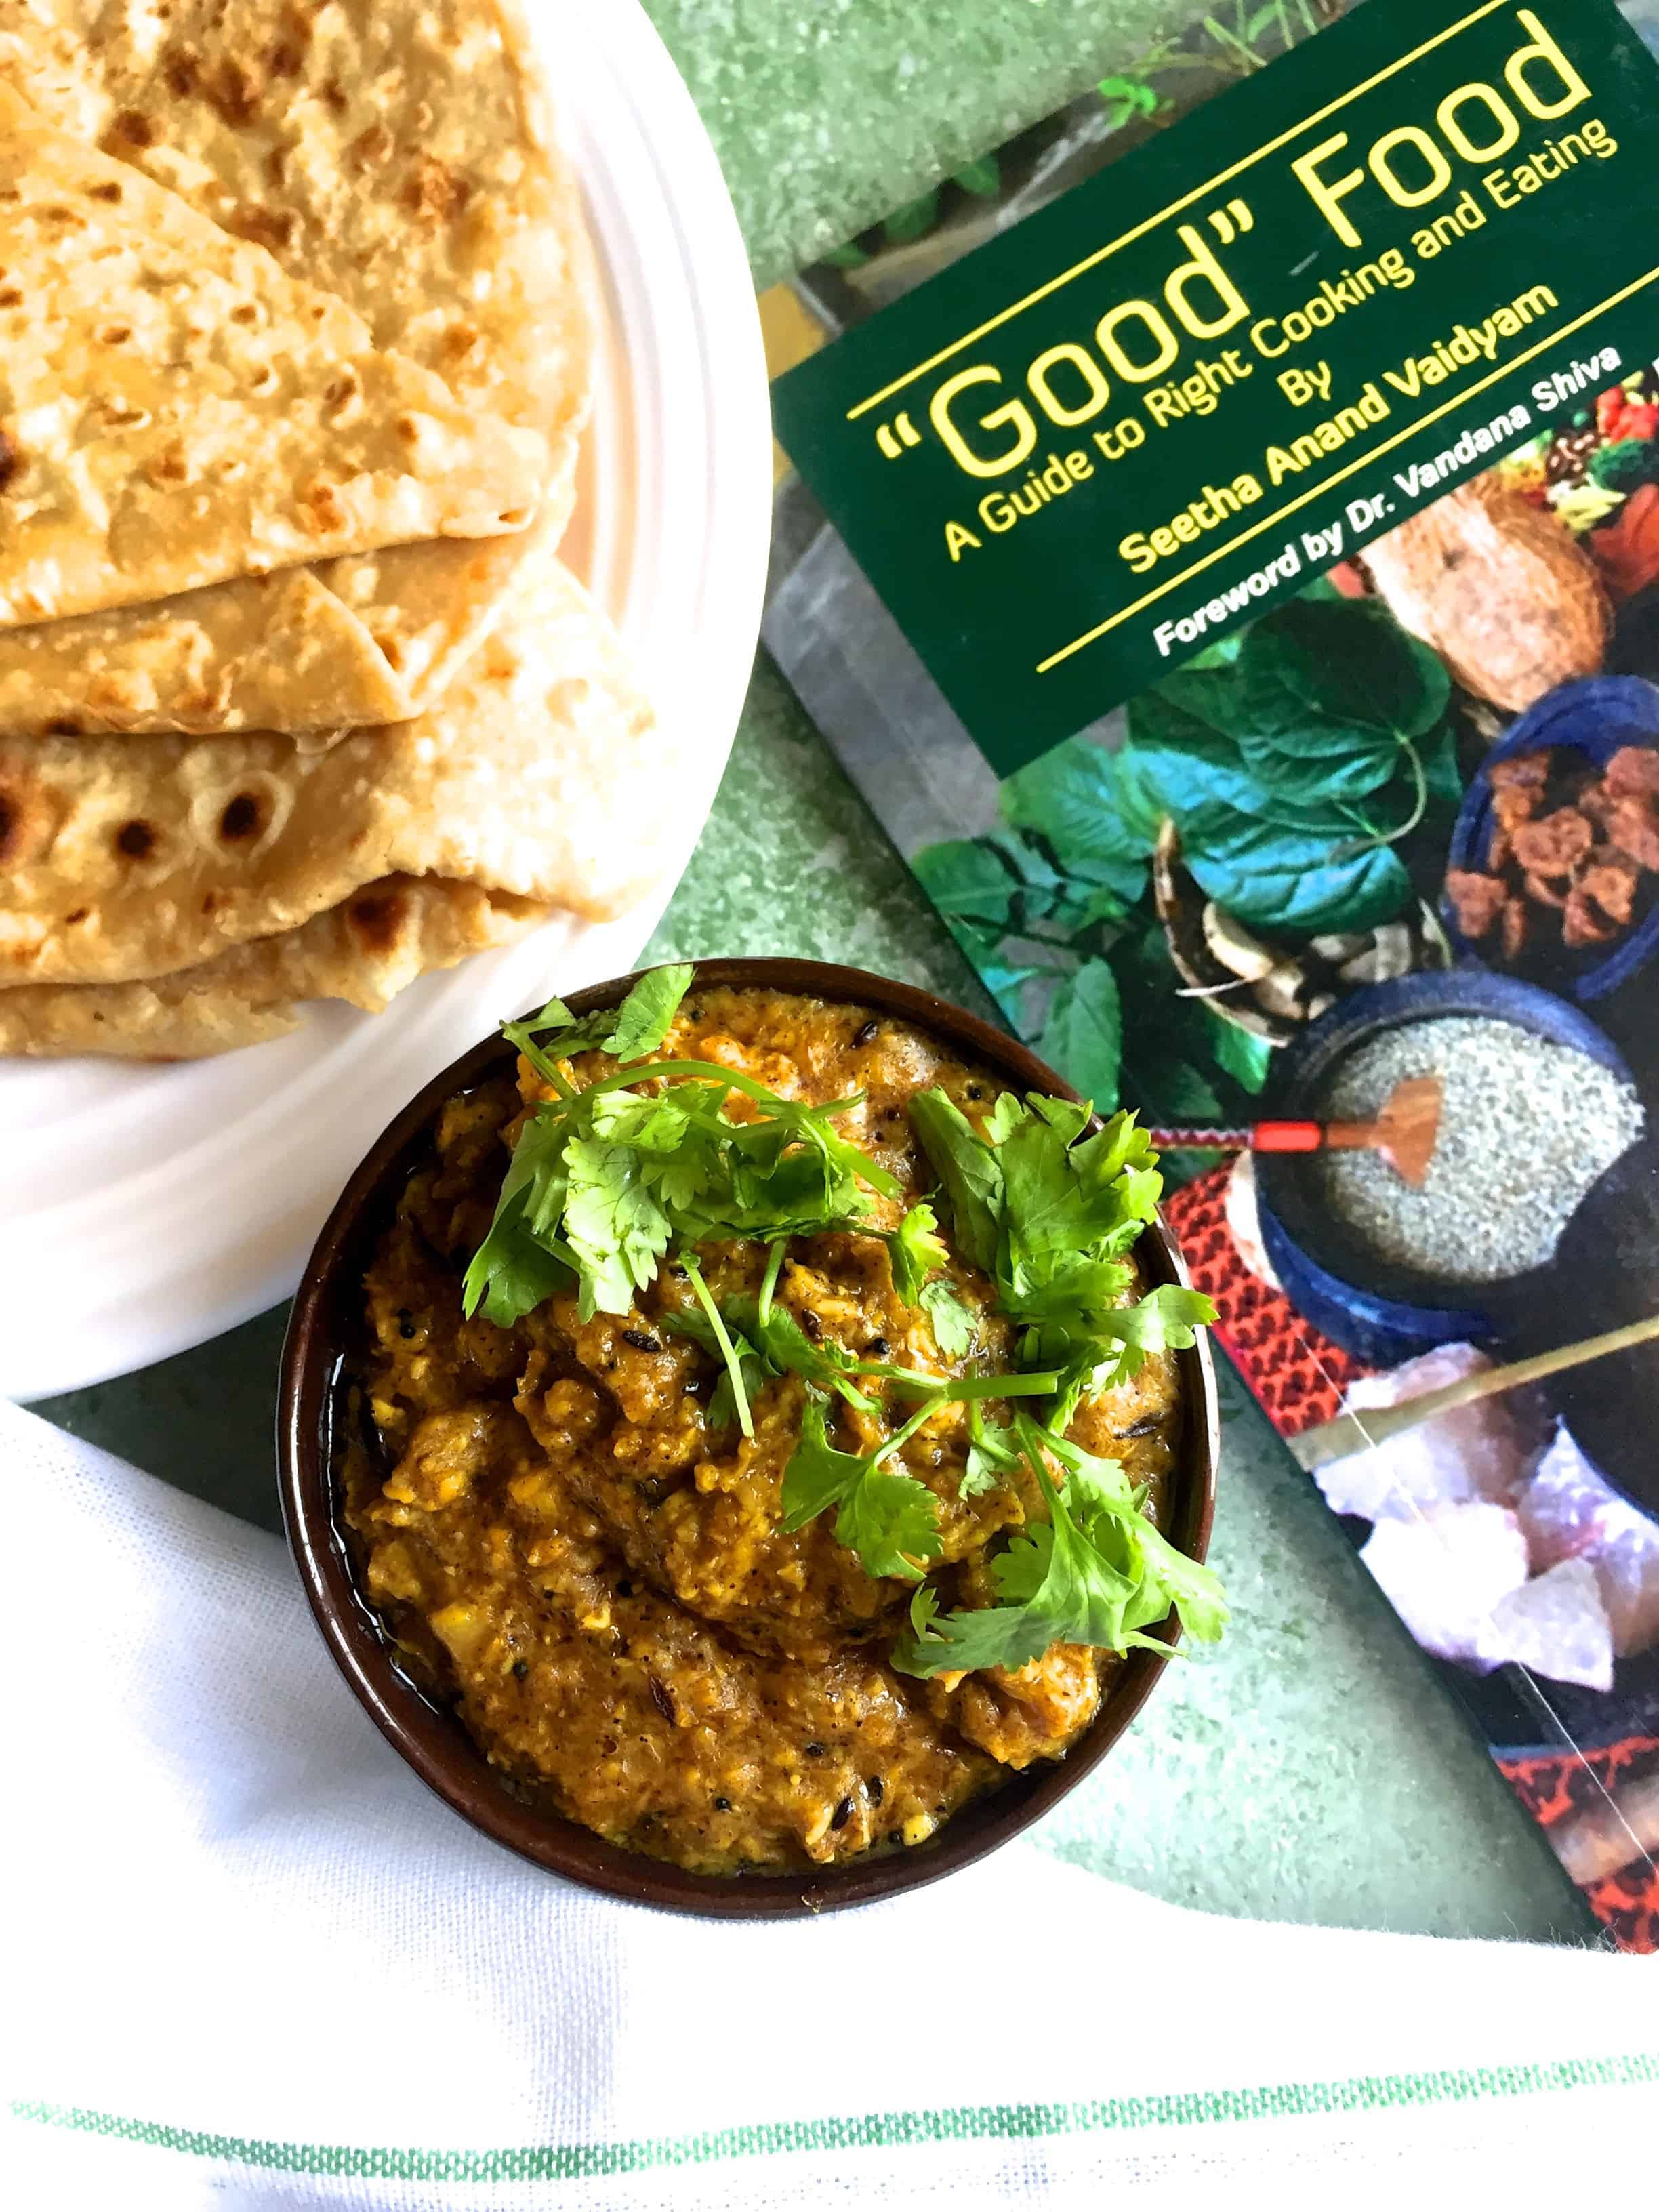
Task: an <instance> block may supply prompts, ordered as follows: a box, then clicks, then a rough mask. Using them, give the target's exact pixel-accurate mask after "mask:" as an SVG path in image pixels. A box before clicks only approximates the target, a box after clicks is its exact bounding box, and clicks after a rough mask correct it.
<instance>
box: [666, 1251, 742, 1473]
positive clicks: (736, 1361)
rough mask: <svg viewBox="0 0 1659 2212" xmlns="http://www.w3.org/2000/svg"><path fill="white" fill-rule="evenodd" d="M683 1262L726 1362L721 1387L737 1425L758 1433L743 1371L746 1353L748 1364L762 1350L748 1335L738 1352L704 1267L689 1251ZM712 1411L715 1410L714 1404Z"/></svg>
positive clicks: (709, 1327) (687, 1277) (717, 1346)
mask: <svg viewBox="0 0 1659 2212" xmlns="http://www.w3.org/2000/svg"><path fill="white" fill-rule="evenodd" d="M680 1266H681V1267H683V1268H684V1271H685V1278H686V1280H687V1281H688V1282H689V1283H690V1285H691V1288H692V1290H693V1291H694V1292H695V1294H696V1300H697V1304H699V1305H700V1306H701V1307H702V1311H703V1319H704V1321H705V1322H707V1324H708V1334H709V1335H710V1337H711V1338H712V1339H713V1340H714V1350H715V1351H716V1352H718V1353H719V1354H720V1358H721V1359H722V1360H723V1361H724V1362H725V1364H726V1379H725V1381H724V1383H722V1385H721V1388H722V1389H725V1390H726V1391H728V1392H729V1393H730V1394H731V1405H732V1413H733V1414H734V1415H735V1417H736V1419H737V1424H738V1427H739V1428H740V1429H741V1430H742V1431H743V1432H744V1436H746V1437H752V1436H753V1435H754V1433H755V1424H754V1419H753V1417H752V1416H751V1415H750V1411H749V1383H748V1378H747V1376H745V1375H744V1365H745V1355H746V1361H747V1364H756V1363H758V1362H759V1360H760V1354H759V1353H758V1352H757V1351H756V1349H755V1347H754V1346H753V1345H752V1344H750V1342H748V1340H746V1339H742V1340H740V1341H741V1342H742V1344H743V1352H741V1353H739V1352H738V1347H737V1345H736V1344H735V1343H734V1342H733V1340H732V1335H731V1334H730V1332H729V1331H728V1330H727V1328H726V1323H725V1322H724V1321H723V1320H722V1319H721V1317H720V1308H719V1307H718V1306H717V1305H716V1304H714V1297H713V1296H712V1294H711V1293H710V1291H709V1288H708V1284H707V1283H705V1282H704V1280H703V1279H702V1268H701V1267H698V1265H697V1263H696V1261H695V1260H694V1259H693V1258H692V1257H691V1255H690V1253H689V1252H686V1253H683V1254H682V1255H681V1256H680ZM710 1411H711V1413H712V1411H713V1408H712V1407H711V1408H710Z"/></svg>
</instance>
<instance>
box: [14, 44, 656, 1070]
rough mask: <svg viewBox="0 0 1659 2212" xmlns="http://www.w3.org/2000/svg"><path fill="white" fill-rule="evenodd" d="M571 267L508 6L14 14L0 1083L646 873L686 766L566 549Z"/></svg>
mask: <svg viewBox="0 0 1659 2212" xmlns="http://www.w3.org/2000/svg"><path fill="white" fill-rule="evenodd" d="M586 273H587V272H586V249H585V246H584V242H583V237H582V232H581V228H580V216H579V214H578V212H577V209H576V204H575V199H574V192H573V190H572V187H571V185H570V183H569V180H568V178H567V176H566V174H565V172H564V170H563V168H562V165H561V162H560V160H559V157H558V155H557V154H556V150H555V148H554V144H553V141H552V138H551V136H550V125H549V121H548V118H547V115H546V112H545V108H544V98H543V93H542V88H541V84H540V81H539V77H538V72H537V69H536V65H535V64H534V62H533V60H532V56H531V51H530V47H529V43H528V40H527V37H526V33H524V31H523V29H522V27H521V26H520V24H519V23H518V21H516V19H515V17H514V16H513V14H512V13H511V12H510V10H509V9H507V7H505V6H503V5H502V4H501V0H169V4H167V5H161V6H158V5H157V4H155V0H0V1051H3V1052H9V1053H33V1054H68V1053H78V1052H88V1051H91V1052H104V1053H118V1054H130V1055H138V1056H150V1057H156V1058H166V1057H176V1056H179V1055H196V1054H206V1053H213V1052H222V1051H226V1050H229V1049H231V1048H234V1047H236V1046H239V1045H242V1044H246V1043H251V1042H258V1041H259V1040H261V1039H264V1038H266V1037H270V1036H276V1035H280V1034H281V1033H282V1032H283V1030H287V1029H290V1028H292V1027H293V1025H294V1023H295V1018H296V1012H295V1009H296V1007H297V1006H298V1005H299V1004H300V1002H301V1001H303V1000H307V999H315V998H321V997H334V998H342V999H346V1000H350V1001H352V1002H353V1003H355V1004H356V1005H358V1006H365V1007H368V1008H371V1009H378V1008H379V1007H380V1006H384V1005H385V1004H386V1000H387V999H388V998H389V997H390V996H391V995H392V993H393V992H395V991H397V990H398V989H400V988H401V987H403V985H404V984H405V983H407V982H408V981H410V980H412V978H413V977H415V976H416V975H420V974H421V973H422V972H423V971H425V970H427V969H432V968H437V967H446V966H450V965H452V964H453V963H455V962H456V961H458V960H459V959H462V958H464V957H466V955H467V954H469V953H471V952H474V951H480V950H482V949H484V948H485V947H488V946H491V945H500V944H502V943H504V942H506V941H507V940H509V939H513V938H514V937H517V936H520V935H522V934H523V933H526V931H527V930H529V929H530V928H532V927H534V926H535V925H536V924H537V923H538V921H540V920H542V919H543V918H544V915H546V913H547V910H548V908H550V907H551V906H562V907H567V908H573V909H574V910H575V911H576V912H578V913H580V914H582V915H590V916H604V915H612V914H616V913H617V912H620V911H621V910H623V908H625V907H626V906H628V905H629V903H630V902H632V901H633V900H634V899H635V897H637V896H639V895H640V893H641V891H642V890H644V889H645V888H646V887H647V885H648V884H649V883H650V882H651V881H652V880H653V878H655V877H656V876H657V875H658V874H659V872H660V871H661V869H662V866H663V865H664V860H665V854H666V853H667V851H668V850H669V849H671V846H672V843H673V842H674V839H675V836H676V833H677V831H678V829H679V828H680V823H681V817H683V815H684V809H685V806H686V805H687V803H688V798H687V790H686V781H685V779H686V774H687V771H688V769H689V767H690V763H688V762H687V761H686V760H685V759H684V757H681V756H679V755H678V754H675V753H673V752H671V751H670V750H667V749H665V746H664V744H663V743H662V740H661V739H660V738H659V735H658V733H657V732H656V730H655V728H654V726H653V720H652V717H651V714H650V712H649V709H648V708H647V706H646V705H645V703H644V702H643V700H642V699H641V696H639V694H638V692H637V691H636V690H635V687H634V685H633V684H632V682H631V680H630V678H629V672H628V670H627V667H626V665H625V664H624V662H623V657H622V653H621V651H620V648H619V647H618V645H617V641H616V639H615V637H614V635H612V633H611V630H610V629H609V627H608V625H607V624H606V623H605V620H604V618H603V617H601V616H600V615H599V613H598V612H597V611H595V609H594V608H593V607H592V605H591V604H590V603H589V601H588V600H587V599H586V595H585V594H584V592H583V591H582V589H581V587H580V585H579V584H577V582H576V581H575V580H574V578H573V577H572V576H571V575H570V574H569V573H568V571H567V570H566V569H565V568H563V567H562V565H561V563H560V562H559V560H558V557H557V552H556V548H557V545H558V542H559V538H560V537H561V535H562V532H563V529H564V526H565V523H566V521H567V520H568V515H569V512H570V507H571V504H572V501H573V496H574V475H575V465H576V454H577V447H578V443H579V441H580V435H581V431H582V427H583V423H584V421H585V418H586V412H587V406H588V383H589V365H588V331H587V323H586V313H585V308H584V298H585V292H586Z"/></svg>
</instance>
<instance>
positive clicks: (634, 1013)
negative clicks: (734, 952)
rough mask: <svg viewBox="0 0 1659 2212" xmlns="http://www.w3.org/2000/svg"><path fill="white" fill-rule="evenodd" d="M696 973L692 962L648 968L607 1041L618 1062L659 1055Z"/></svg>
mask: <svg viewBox="0 0 1659 2212" xmlns="http://www.w3.org/2000/svg"><path fill="white" fill-rule="evenodd" d="M695 972H696V971H695V969H693V968H692V966H691V964H690V962H689V961H678V962H676V963H674V964H673V965H672V966H671V967H667V968H647V969H646V971H645V973H644V975H641V978H640V980H639V981H638V982H637V983H635V986H634V987H633V989H632V990H631V991H630V992H629V994H628V996H627V997H626V998H625V999H624V1000H623V1002H622V1004H621V1006H619V1007H618V1008H617V1020H616V1026H615V1027H614V1028H613V1029H612V1030H611V1034H610V1036H607V1037H606V1038H605V1051H606V1052H612V1053H615V1054H616V1055H617V1059H618V1060H638V1059H641V1057H642V1056H643V1055H644V1054H646V1053H648V1052H655V1051H656V1049H657V1048H658V1047H659V1045H660V1044H661V1042H662V1041H663V1039H664V1038H665V1036H667V1035H668V1032H669V1030H670V1029H671V1027H672V1025H673V1020H674V1017H675V1015H676V1014H677V1013H678V1012H679V1010H680V1001H681V1000H682V999H684V996H685V994H686V993H687V992H688V991H689V990H690V987H691V978H692V975H694V974H695Z"/></svg>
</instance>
